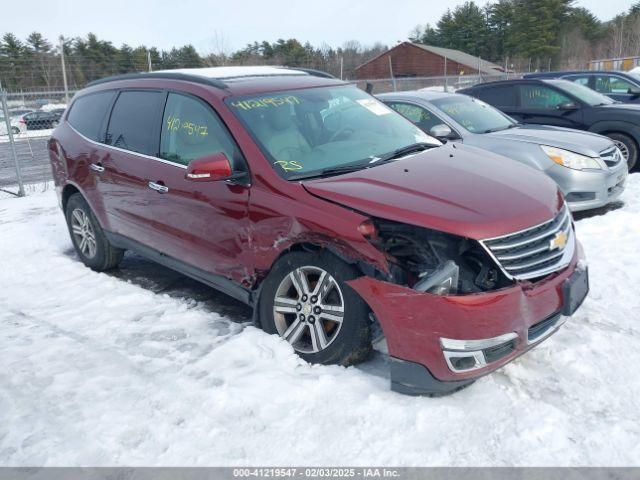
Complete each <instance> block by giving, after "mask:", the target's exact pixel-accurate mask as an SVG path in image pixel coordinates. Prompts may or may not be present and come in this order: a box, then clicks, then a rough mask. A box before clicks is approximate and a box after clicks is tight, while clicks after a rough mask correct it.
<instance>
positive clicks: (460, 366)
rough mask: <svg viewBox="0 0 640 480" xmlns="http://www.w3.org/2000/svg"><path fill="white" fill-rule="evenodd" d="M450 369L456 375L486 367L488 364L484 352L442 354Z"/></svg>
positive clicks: (445, 352)
mask: <svg viewBox="0 0 640 480" xmlns="http://www.w3.org/2000/svg"><path fill="white" fill-rule="evenodd" d="M442 353H443V354H444V358H445V360H446V361H447V365H448V366H449V368H450V369H451V370H452V371H453V372H456V373H462V372H468V371H470V370H477V369H478V368H482V367H484V366H485V365H486V364H487V362H486V360H485V358H484V354H483V353H482V351H479V352H450V351H448V350H445V351H444V352H442Z"/></svg>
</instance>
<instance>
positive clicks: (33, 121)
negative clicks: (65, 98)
mask: <svg viewBox="0 0 640 480" xmlns="http://www.w3.org/2000/svg"><path fill="white" fill-rule="evenodd" d="M60 116H61V113H55V112H43V111H39V110H36V111H35V112H30V113H26V114H24V115H22V117H21V118H20V122H21V123H24V124H26V126H27V130H45V129H49V128H56V126H58V122H59V121H60Z"/></svg>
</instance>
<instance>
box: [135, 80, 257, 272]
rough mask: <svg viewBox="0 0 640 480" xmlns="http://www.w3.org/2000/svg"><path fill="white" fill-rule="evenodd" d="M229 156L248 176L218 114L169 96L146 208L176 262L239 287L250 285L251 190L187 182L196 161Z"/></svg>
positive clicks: (191, 99) (193, 100) (194, 100)
mask: <svg viewBox="0 0 640 480" xmlns="http://www.w3.org/2000/svg"><path fill="white" fill-rule="evenodd" d="M218 152H224V153H225V155H226V156H227V158H228V159H229V160H230V161H231V164H232V168H233V171H235V172H239V171H244V172H246V171H247V164H246V162H245V159H244V158H243V156H242V153H241V151H240V149H239V147H238V146H237V144H236V142H235V141H234V139H233V138H232V136H231V134H230V132H229V130H228V129H227V128H226V126H225V125H224V123H223V122H222V120H221V119H220V117H219V116H218V115H217V113H216V112H215V111H214V109H213V108H212V107H211V106H210V105H209V104H208V103H206V102H205V101H203V100H201V99H200V98H198V97H195V96H192V95H188V94H184V93H177V92H169V94H168V97H167V100H166V105H165V108H164V113H163V116H162V122H161V128H160V153H159V157H160V160H158V161H156V162H155V165H154V168H153V170H152V171H151V172H149V177H148V180H149V181H150V182H152V183H153V184H154V185H161V186H162V187H164V188H163V189H160V190H153V189H149V188H147V191H146V200H145V204H146V205H147V206H148V207H147V208H148V210H149V211H151V212H153V221H152V222H149V224H148V225H149V227H150V229H151V234H152V235H153V237H154V241H153V243H154V244H155V245H161V246H160V247H159V250H160V251H161V252H162V253H164V254H166V255H168V256H170V257H173V258H175V259H178V260H180V261H182V262H184V263H187V264H189V265H192V266H194V267H196V268H199V269H201V270H205V271H207V272H209V273H214V274H217V275H220V276H223V277H225V278H228V279H232V280H234V281H235V282H236V283H242V282H243V281H247V279H248V277H247V270H246V267H245V265H246V263H247V259H246V258H243V256H242V253H243V246H246V242H247V238H248V237H247V231H248V229H247V225H248V205H249V186H248V185H242V184H238V183H232V182H225V181H217V182H194V181H192V180H187V179H186V177H185V175H186V168H187V165H188V164H189V162H190V161H191V160H195V159H198V158H202V157H205V156H208V155H212V154H214V153H218Z"/></svg>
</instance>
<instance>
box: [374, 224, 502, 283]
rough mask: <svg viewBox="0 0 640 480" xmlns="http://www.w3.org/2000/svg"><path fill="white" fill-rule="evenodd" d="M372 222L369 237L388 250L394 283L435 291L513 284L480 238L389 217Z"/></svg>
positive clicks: (386, 252) (378, 245) (377, 246)
mask: <svg viewBox="0 0 640 480" xmlns="http://www.w3.org/2000/svg"><path fill="white" fill-rule="evenodd" d="M371 222H372V225H373V227H375V228H373V229H372V234H371V235H370V236H369V241H370V242H371V243H372V244H373V245H374V246H375V247H376V248H378V249H379V250H380V251H382V252H384V253H385V254H386V257H387V260H388V262H389V265H390V275H391V278H390V280H391V282H393V283H396V284H398V285H406V286H408V287H410V288H412V289H413V290H416V291H418V292H428V293H432V294H435V295H456V294H470V293H480V292H488V291H492V290H496V289H500V288H504V287H507V286H509V285H512V284H513V282H512V281H511V280H509V279H508V278H507V277H506V276H505V275H504V273H503V272H502V271H501V269H500V268H499V267H498V266H497V265H496V264H495V262H494V261H493V260H492V259H491V258H490V257H489V255H488V254H487V253H486V251H485V250H484V249H483V248H482V247H481V245H480V244H479V243H478V242H477V241H476V240H472V239H469V238H464V237H459V236H456V235H452V234H448V233H444V232H439V231H435V230H430V229H427V228H422V227H416V226H414V225H407V224H403V223H398V222H393V221H389V220H381V219H376V220H372V221H371Z"/></svg>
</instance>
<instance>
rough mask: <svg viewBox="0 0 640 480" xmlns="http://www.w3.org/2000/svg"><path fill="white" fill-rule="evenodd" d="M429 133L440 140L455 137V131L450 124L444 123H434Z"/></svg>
mask: <svg viewBox="0 0 640 480" xmlns="http://www.w3.org/2000/svg"><path fill="white" fill-rule="evenodd" d="M429 135H431V136H432V137H436V138H437V139H438V140H451V138H452V137H453V131H452V130H451V127H449V125H445V124H444V123H440V124H439V125H434V126H433V127H431V130H429Z"/></svg>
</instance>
